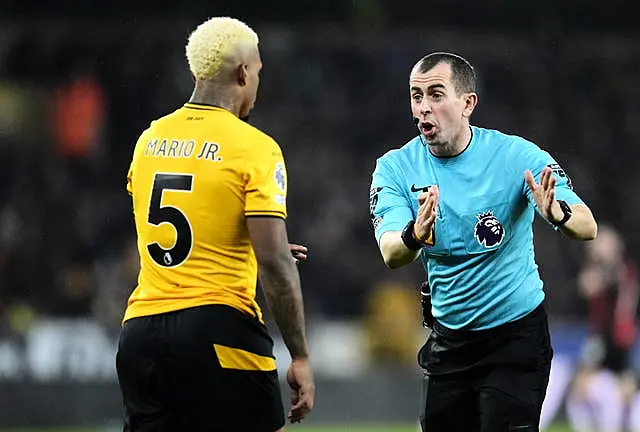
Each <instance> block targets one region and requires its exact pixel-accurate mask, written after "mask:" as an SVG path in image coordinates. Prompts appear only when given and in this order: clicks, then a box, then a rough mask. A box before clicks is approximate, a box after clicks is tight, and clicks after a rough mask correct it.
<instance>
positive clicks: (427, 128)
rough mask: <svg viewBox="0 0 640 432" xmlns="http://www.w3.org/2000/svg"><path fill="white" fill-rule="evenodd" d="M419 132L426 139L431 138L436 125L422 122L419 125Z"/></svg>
mask: <svg viewBox="0 0 640 432" xmlns="http://www.w3.org/2000/svg"><path fill="white" fill-rule="evenodd" d="M420 131H421V132H422V133H423V135H424V136H426V137H430V136H433V135H435V133H436V125H434V124H433V123H430V122H422V123H420Z"/></svg>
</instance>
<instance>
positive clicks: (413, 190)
mask: <svg viewBox="0 0 640 432" xmlns="http://www.w3.org/2000/svg"><path fill="white" fill-rule="evenodd" d="M429 187H430V186H423V187H418V188H417V187H416V185H415V183H414V184H412V185H411V192H427V191H428V190H429Z"/></svg>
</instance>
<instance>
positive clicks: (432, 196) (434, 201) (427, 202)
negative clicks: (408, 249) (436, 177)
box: [413, 185, 440, 241]
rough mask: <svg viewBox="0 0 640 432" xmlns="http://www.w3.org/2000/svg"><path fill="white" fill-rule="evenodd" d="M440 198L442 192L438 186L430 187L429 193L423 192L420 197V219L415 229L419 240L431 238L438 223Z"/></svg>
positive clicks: (417, 220) (418, 218)
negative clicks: (437, 212) (437, 215)
mask: <svg viewBox="0 0 640 432" xmlns="http://www.w3.org/2000/svg"><path fill="white" fill-rule="evenodd" d="M439 198H440V191H439V190H438V186H436V185H433V186H431V187H429V190H428V191H427V192H422V193H421V194H420V195H419V196H418V205H419V207H418V217H416V222H415V225H414V228H413V229H414V230H415V235H416V237H418V240H421V241H426V240H427V239H429V236H431V232H432V230H433V225H434V224H435V221H436V211H437V208H438V199H439Z"/></svg>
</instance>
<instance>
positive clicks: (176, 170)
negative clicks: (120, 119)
mask: <svg viewBox="0 0 640 432" xmlns="http://www.w3.org/2000/svg"><path fill="white" fill-rule="evenodd" d="M127 190H128V191H129V193H130V194H131V195H132V197H133V211H134V216H135V225H136V232H137V235H138V250H139V253H140V275H139V278H138V286H137V287H136V289H135V291H134V292H133V293H132V295H131V297H130V298H129V302H128V306H127V310H126V312H125V316H124V321H126V320H128V319H130V318H133V317H139V316H147V315H153V314H159V313H164V312H170V311H175V310H180V309H185V308H189V307H194V306H200V305H206V304H227V305H230V306H233V307H235V308H237V309H239V310H241V311H244V312H247V313H250V314H252V315H255V316H257V317H258V318H259V319H262V312H261V310H260V308H259V306H258V305H257V303H256V301H255V294H256V280H257V268H258V266H257V260H256V256H255V253H254V251H253V248H252V246H251V242H250V238H249V233H248V230H247V226H246V223H245V218H246V217H250V216H274V217H281V218H286V216H287V210H286V194H287V173H286V168H285V163H284V159H283V156H282V152H281V150H280V147H279V146H278V144H277V143H276V142H275V141H274V140H273V139H272V138H270V137H269V136H267V135H266V134H264V133H262V132H261V131H259V130H258V129H256V128H254V127H253V126H251V125H249V124H247V123H245V122H243V121H242V120H240V119H239V118H237V117H236V116H234V115H233V114H232V113H230V112H229V111H226V110H223V109H221V108H216V107H212V106H206V105H199V104H186V105H184V106H183V107H181V108H180V109H178V110H176V111H175V112H173V113H171V114H169V115H167V116H165V117H162V118H160V119H158V120H156V121H154V122H152V123H151V126H150V127H149V128H148V129H147V130H145V131H144V132H143V133H142V135H141V136H140V138H139V139H138V142H137V144H136V147H135V150H134V154H133V160H132V163H131V167H130V169H129V174H128V177H127Z"/></svg>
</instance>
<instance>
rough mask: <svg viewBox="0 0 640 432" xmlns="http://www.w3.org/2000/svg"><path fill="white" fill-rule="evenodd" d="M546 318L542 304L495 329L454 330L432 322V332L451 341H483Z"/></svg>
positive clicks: (435, 321) (436, 321)
mask: <svg viewBox="0 0 640 432" xmlns="http://www.w3.org/2000/svg"><path fill="white" fill-rule="evenodd" d="M544 318H546V311H545V308H544V302H543V303H540V304H539V305H538V306H537V307H536V308H535V309H534V310H532V311H531V312H529V313H528V314H527V315H525V316H523V317H522V318H518V319H517V320H515V321H511V322H507V323H504V324H501V325H499V326H496V327H492V328H489V329H485V330H464V329H461V330H454V329H450V328H448V327H445V326H443V325H442V324H440V323H439V322H438V320H434V322H433V331H435V332H436V333H438V334H440V335H442V336H444V337H446V338H451V339H461V340H474V339H484V338H487V337H497V336H501V335H503V334H508V333H512V332H515V331H518V330H520V329H523V328H526V327H529V326H530V325H532V324H534V323H537V322H539V320H541V319H544Z"/></svg>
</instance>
